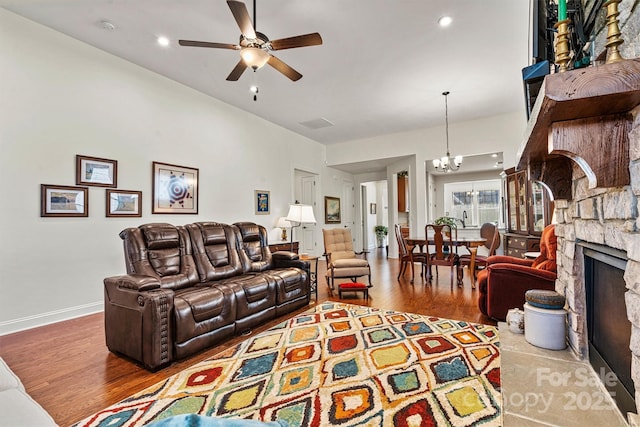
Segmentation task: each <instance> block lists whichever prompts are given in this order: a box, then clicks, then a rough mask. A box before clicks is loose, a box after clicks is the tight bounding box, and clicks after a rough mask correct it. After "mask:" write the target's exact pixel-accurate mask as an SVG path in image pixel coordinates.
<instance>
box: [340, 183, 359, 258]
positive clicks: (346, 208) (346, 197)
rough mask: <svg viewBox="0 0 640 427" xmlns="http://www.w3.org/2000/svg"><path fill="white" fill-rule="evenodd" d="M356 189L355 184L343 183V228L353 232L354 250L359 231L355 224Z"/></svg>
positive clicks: (341, 205)
mask: <svg viewBox="0 0 640 427" xmlns="http://www.w3.org/2000/svg"><path fill="white" fill-rule="evenodd" d="M354 192H355V189H354V188H353V182H351V181H342V200H341V204H340V211H341V215H342V218H341V220H342V226H343V227H345V228H348V229H350V230H351V238H352V239H353V242H352V243H353V245H354V248H355V247H357V245H356V234H357V233H358V232H359V230H357V229H356V222H355V212H356V204H355V195H354Z"/></svg>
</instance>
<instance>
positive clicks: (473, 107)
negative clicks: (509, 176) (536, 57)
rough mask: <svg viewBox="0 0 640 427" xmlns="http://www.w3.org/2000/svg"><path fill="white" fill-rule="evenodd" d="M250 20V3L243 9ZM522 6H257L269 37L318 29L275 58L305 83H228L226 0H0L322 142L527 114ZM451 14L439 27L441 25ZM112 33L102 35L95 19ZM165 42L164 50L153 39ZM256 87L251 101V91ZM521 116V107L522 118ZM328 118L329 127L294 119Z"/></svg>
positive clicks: (362, 2) (371, 0) (517, 2)
mask: <svg viewBox="0 0 640 427" xmlns="http://www.w3.org/2000/svg"><path fill="white" fill-rule="evenodd" d="M246 3H247V8H248V10H249V14H250V15H251V17H253V4H252V2H251V1H250V0H248V1H247V2H246ZM528 3H529V2H528V1H527V0H506V1H505V0H448V1H433V0H431V1H430V0H359V1H354V0H268V1H266V0H258V1H257V22H256V24H257V30H258V31H260V32H263V33H265V34H266V35H267V36H268V37H269V38H270V39H279V38H284V37H289V36H295V35H299V34H306V33H311V32H319V33H320V34H321V36H322V38H323V44H322V45H321V46H313V47H304V48H297V49H289V50H281V51H274V52H273V54H274V55H275V56H277V57H278V58H280V59H281V60H283V61H285V62H286V63H287V64H288V65H290V66H291V67H293V68H294V69H296V70H297V71H299V72H300V73H302V75H303V76H304V77H303V78H302V79H301V80H299V81H297V82H292V81H290V80H289V79H288V78H286V77H284V76H283V75H282V74H280V73H278V72H277V71H275V70H274V69H273V68H271V67H269V66H265V67H264V68H262V69H260V70H258V71H257V72H255V73H254V72H251V71H250V70H247V71H245V73H244V74H243V75H242V76H241V77H240V79H239V81H237V82H228V81H226V80H225V79H226V77H227V75H228V74H229V73H230V72H231V70H232V69H233V67H234V66H235V64H236V63H237V62H238V60H239V55H238V53H237V52H236V51H232V50H222V49H205V48H193V47H181V46H178V44H177V40H178V39H190V40H202V41H213V42H220V43H234V44H235V43H238V38H239V35H240V30H239V29H238V27H237V25H236V23H235V20H234V19H233V16H232V14H231V12H230V11H229V8H228V7H227V4H226V2H225V1H224V0H0V6H2V7H4V8H6V9H8V10H10V11H13V12H15V13H17V14H19V15H22V16H24V17H26V18H28V19H31V20H33V21H35V22H38V23H41V24H43V25H46V26H48V27H51V28H53V29H56V30H58V31H60V32H62V33H65V34H68V35H69V36H71V37H74V38H76V39H78V40H81V41H83V42H86V43H88V44H90V45H93V46H95V47H97V48H100V49H102V50H105V51H107V52H110V53H112V54H114V55H117V56H119V57H122V58H124V59H127V60H129V61H131V62H133V63H135V64H138V65H140V66H142V67H144V68H147V69H149V70H152V71H155V72H157V73H159V74H162V75H164V76H166V77H168V78H170V79H173V80H175V81H178V82H180V83H183V84H185V85H187V86H189V87H192V88H194V89H196V90H198V91H200V92H203V93H206V94H209V95H211V96H213V97H215V98H217V99H220V100H222V101H224V102H227V103H229V104H231V105H234V106H236V107H238V108H240V109H242V110H245V111H248V112H250V113H253V114H256V115H258V116H260V117H263V118H264V119H266V120H269V121H271V122H273V123H276V124H278V125H280V126H283V127H285V128H287V129H290V130H292V131H293V132H296V133H299V134H301V135H304V136H306V137H308V138H310V139H313V140H315V141H318V142H320V143H323V144H334V143H338V142H343V141H348V140H353V139H360V138H368V137H372V136H376V135H382V134H390V133H396V132H403V131H407V130H412V129H419V128H427V127H432V126H440V125H442V124H443V122H444V97H443V96H442V92H443V91H445V90H449V91H451V94H450V95H449V99H448V102H449V121H450V123H451V122H456V121H464V120H470V119H475V118H480V117H486V116H491V115H495V114H501V113H506V112H512V111H523V105H524V100H523V89H522V81H521V68H522V67H524V66H526V65H527V64H528V63H527V61H528V59H527V58H528V55H527V44H528V42H527V33H528V25H527V22H528V8H529V6H528ZM443 15H450V16H452V17H453V24H452V25H451V26H450V27H448V28H445V29H443V28H440V27H439V26H438V24H437V21H438V18H439V17H441V16H443ZM105 20H106V21H109V22H111V23H113V25H114V26H115V29H114V30H111V31H109V30H106V29H104V27H103V24H102V21H105ZM160 35H163V36H166V37H168V38H169V39H170V41H171V43H170V45H169V46H168V47H161V46H160V45H158V44H157V43H156V38H157V36H160ZM252 84H257V85H258V86H259V88H260V93H259V95H258V101H257V102H254V101H253V95H252V94H251V93H250V92H249V86H251V85H252ZM523 113H524V112H523ZM318 119H326V120H328V121H330V122H331V123H333V124H334V126H331V127H323V128H319V129H315V130H314V129H310V128H308V127H306V126H303V125H302V124H301V123H302V122H307V121H315V120H318Z"/></svg>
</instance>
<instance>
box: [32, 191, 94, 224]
mask: <svg viewBox="0 0 640 427" xmlns="http://www.w3.org/2000/svg"><path fill="white" fill-rule="evenodd" d="M40 216H59V217H65V216H79V217H81V216H89V189H88V188H87V187H69V186H66V185H49V184H42V185H40Z"/></svg>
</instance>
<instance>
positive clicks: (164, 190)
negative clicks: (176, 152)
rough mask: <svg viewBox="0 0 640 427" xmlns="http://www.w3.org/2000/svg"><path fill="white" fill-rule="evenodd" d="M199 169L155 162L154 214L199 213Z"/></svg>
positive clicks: (152, 210) (153, 179) (152, 209)
mask: <svg viewBox="0 0 640 427" xmlns="http://www.w3.org/2000/svg"><path fill="white" fill-rule="evenodd" d="M198 172H199V171H198V169H196V168H189V167H185V166H177V165H170V164H167V163H159V162H153V177H152V183H153V191H152V196H151V197H152V200H153V206H152V208H151V213H154V214H197V213H198Z"/></svg>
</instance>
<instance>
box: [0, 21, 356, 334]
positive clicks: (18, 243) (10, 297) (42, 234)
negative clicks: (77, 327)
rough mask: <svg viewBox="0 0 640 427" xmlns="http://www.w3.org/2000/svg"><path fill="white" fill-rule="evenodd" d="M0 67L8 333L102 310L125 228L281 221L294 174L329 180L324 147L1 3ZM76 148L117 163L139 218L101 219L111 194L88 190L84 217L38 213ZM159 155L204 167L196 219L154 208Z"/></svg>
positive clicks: (0, 272) (1, 304)
mask: <svg viewBox="0 0 640 427" xmlns="http://www.w3.org/2000/svg"><path fill="white" fill-rule="evenodd" d="M0 70H2V78H1V79H0V99H1V100H2V101H1V102H0V177H1V180H2V183H3V194H4V196H3V200H4V203H3V206H4V208H3V210H2V212H3V214H2V221H1V223H0V235H1V236H2V245H1V248H0V280H1V282H0V293H1V296H0V334H3V333H8V332H11V331H16V330H19V329H23V328H27V327H31V326H35V325H39V324H43V323H47V322H50V321H56V320H61V319H64V318H68V317H72V316H76V315H79V314H84V313H88V312H92V311H97V310H101V309H102V305H103V286H102V280H103V278H104V277H106V276H110V275H116V274H122V273H124V271H125V265H124V260H123V251H122V242H121V240H120V238H119V237H118V233H119V232H120V231H121V230H122V229H123V228H125V227H130V226H138V225H140V224H143V223H147V222H161V221H162V222H170V223H173V224H185V223H190V222H194V221H206V220H214V221H220V222H228V223H231V222H235V221H243V220H248V221H255V222H258V223H260V224H262V225H264V226H266V227H267V228H268V229H272V228H273V227H274V225H275V223H276V221H277V218H278V217H280V216H283V215H286V213H287V211H288V205H289V203H291V202H293V200H292V198H293V189H292V179H293V170H294V168H298V169H303V170H308V171H314V172H316V173H319V176H320V180H321V181H325V182H329V183H330V184H332V183H333V179H331V178H329V179H328V178H327V177H331V176H332V175H333V174H335V173H336V172H335V171H333V170H330V169H328V168H326V167H325V166H324V159H325V148H324V146H322V145H321V144H318V143H315V142H313V141H311V140H308V139H305V138H303V137H301V136H299V135H297V134H294V133H292V132H289V131H287V130H285V129H283V128H280V127H278V126H275V125H273V124H271V123H269V122H267V121H264V120H262V119H260V118H258V117H256V116H253V115H249V114H247V113H245V112H242V111H240V110H238V109H236V108H233V107H231V106H229V105H227V104H224V103H222V102H220V101H218V100H215V99H213V98H211V97H208V96H205V95H203V94H200V93H198V92H196V91H194V90H192V89H190V88H187V87H186V86H183V85H180V84H178V83H175V82H173V81H171V80H168V79H166V78H164V77H162V76H160V75H157V74H154V73H151V72H149V71H147V70H145V69H143V68H140V67H137V66H135V65H133V64H131V63H129V62H127V61H124V60H121V59H118V58H116V57H114V56H112V55H109V54H107V53H105V52H103V51H100V50H97V49H95V48H93V47H91V46H88V45H86V44H83V43H80V42H78V41H76V40H74V39H71V38H69V37H67V36H65V35H63V34H61V33H58V32H55V31H53V30H50V29H48V28H46V27H43V26H40V25H38V24H34V23H33V22H31V21H28V20H25V19H23V18H21V17H18V16H17V15H14V14H12V13H10V12H7V11H6V10H3V9H0ZM76 154H82V155H88V156H95V157H103V158H107V159H113V160H117V161H118V188H120V189H125V190H141V191H142V192H143V217H142V218H105V189H104V188H99V187H90V189H89V217H88V218H41V217H40V184H43V183H44V184H55V185H75V155H76ZM152 161H160V162H166V163H173V164H177V165H183V166H189V167H195V168H199V170H200V181H199V182H200V191H199V196H200V204H199V214H198V215H152V214H151V163H152ZM340 175H341V176H340V178H343V176H342V175H343V173H340ZM344 175H345V177H347V178H349V179H352V177H351V176H349V175H348V174H344ZM340 182H341V181H340ZM256 189H258V190H269V191H270V192H271V214H270V215H255V214H254V201H253V192H254V190H256ZM335 190H337V189H334V188H333V186H332V185H329V189H328V190H327V191H328V193H329V194H340V193H339V191H335ZM320 193H321V194H322V193H323V191H322V190H321V191H320Z"/></svg>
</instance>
